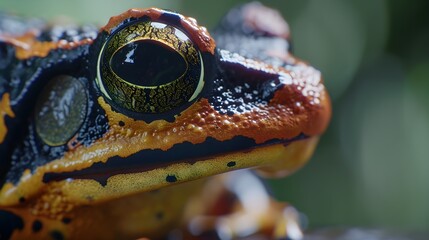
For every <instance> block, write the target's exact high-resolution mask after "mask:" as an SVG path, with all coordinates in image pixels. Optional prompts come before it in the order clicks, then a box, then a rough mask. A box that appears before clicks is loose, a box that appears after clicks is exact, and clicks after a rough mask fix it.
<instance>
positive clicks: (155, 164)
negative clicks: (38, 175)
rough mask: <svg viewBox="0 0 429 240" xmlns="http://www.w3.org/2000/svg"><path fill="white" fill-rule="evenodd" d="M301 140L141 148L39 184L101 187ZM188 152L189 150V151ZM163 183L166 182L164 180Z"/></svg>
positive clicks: (243, 139) (208, 142)
mask: <svg viewBox="0 0 429 240" xmlns="http://www.w3.org/2000/svg"><path fill="white" fill-rule="evenodd" d="M305 138H307V136H305V135H304V134H300V135H298V136H296V137H294V138H291V139H286V140H279V139H273V140H270V141H267V142H265V143H263V144H256V143H255V141H254V140H253V139H250V138H247V137H243V136H236V137H234V138H233V139H231V140H226V141H218V140H216V139H214V138H210V137H209V138H207V139H206V141H205V142H203V143H200V144H192V143H190V142H184V143H180V144H176V145H174V146H173V147H172V148H171V149H169V150H168V152H165V151H163V150H160V149H155V150H151V149H145V150H142V151H140V152H137V153H135V154H134V155H132V156H131V157H128V158H121V157H119V156H114V157H111V158H109V159H108V160H107V162H106V163H103V162H99V163H94V164H92V166H91V167H89V168H86V169H82V170H77V171H72V172H62V173H54V172H48V173H45V174H44V175H43V182H44V183H48V182H52V181H62V180H64V179H67V178H72V179H93V180H95V181H97V182H99V183H100V184H101V185H102V186H106V185H107V179H108V178H109V177H111V176H114V175H117V174H128V173H139V172H145V171H150V170H153V169H158V168H163V167H166V166H169V165H171V164H174V163H189V164H194V163H196V162H197V161H204V160H205V159H207V158H210V157H213V156H216V155H219V154H227V153H232V152H237V151H240V152H243V151H251V150H252V149H254V148H256V147H261V146H269V145H272V144H284V143H286V142H293V141H297V140H301V139H305ZM190 149H192V151H190ZM219 149H222V150H223V152H222V153H219ZM141 159H145V160H147V161H145V162H144V163H145V164H144V165H143V164H142V161H141ZM166 180H167V179H166ZM170 180H171V179H170ZM167 182H170V181H168V180H167Z"/></svg>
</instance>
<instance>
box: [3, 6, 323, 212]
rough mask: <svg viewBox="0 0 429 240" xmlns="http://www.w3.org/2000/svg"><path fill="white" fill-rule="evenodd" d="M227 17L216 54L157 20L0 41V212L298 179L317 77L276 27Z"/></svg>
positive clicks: (312, 125)
mask: <svg viewBox="0 0 429 240" xmlns="http://www.w3.org/2000/svg"><path fill="white" fill-rule="evenodd" d="M240 11H241V13H242V15H241V16H242V18H240V22H238V23H237V22H231V21H230V20H231V19H230V20H228V17H227V18H226V20H224V21H223V22H222V24H221V25H220V27H219V28H218V29H217V30H216V32H215V34H216V35H215V39H216V41H217V43H216V42H215V40H214V38H213V37H212V36H211V35H210V34H209V33H208V31H207V30H206V28H204V27H201V26H199V25H198V24H197V22H196V21H195V19H192V18H188V17H185V16H182V15H180V14H177V13H174V12H170V11H166V10H161V9H157V8H150V9H131V10H129V11H127V12H125V13H123V14H120V15H118V16H115V17H112V18H111V19H110V21H109V22H108V23H107V25H106V26H104V27H103V28H101V29H100V30H99V31H98V32H95V31H94V30H93V29H85V28H78V29H74V30H73V31H71V33H70V32H68V33H67V32H62V34H58V33H56V32H55V31H53V30H52V29H50V28H44V29H42V30H37V31H35V30H31V29H30V30H31V31H30V30H29V31H27V32H26V33H25V34H23V35H20V36H11V35H7V36H6V35H0V40H2V43H1V44H2V47H3V48H4V49H6V52H7V53H9V52H10V53H11V54H9V55H8V59H10V60H9V61H8V62H6V63H5V65H7V69H8V70H7V71H6V70H5V71H3V70H2V72H1V74H2V76H1V80H0V81H4V82H8V84H4V86H6V85H7V87H3V88H0V90H1V91H2V94H1V96H2V100H1V102H0V106H1V108H0V113H1V114H0V117H1V118H0V119H1V121H0V137H2V138H1V139H0V150H1V152H2V156H6V157H5V158H4V159H3V160H2V161H1V162H0V163H1V166H2V168H3V169H5V170H3V172H4V174H3V175H4V176H2V179H3V186H2V188H1V191H0V205H6V206H7V205H16V204H19V203H23V202H25V201H27V200H28V199H31V198H34V197H37V196H44V195H47V192H49V193H50V194H51V193H53V192H55V195H56V196H61V197H62V198H64V199H67V202H72V203H73V204H77V205H79V204H93V203H95V202H101V201H106V200H109V199H113V198H119V197H123V196H126V195H129V194H134V193H138V192H144V191H150V190H155V189H159V188H162V187H165V186H169V185H172V184H176V183H181V182H186V181H191V180H195V179H200V178H204V177H208V176H211V175H215V174H219V173H223V172H228V171H232V170H236V169H242V168H251V167H257V168H258V169H259V170H258V171H260V172H261V173H263V174H265V175H269V176H284V175H287V174H290V173H292V172H294V171H295V170H296V169H298V168H299V167H301V166H302V165H303V164H304V163H305V162H306V161H307V159H308V158H309V157H310V156H311V154H312V152H313V150H314V148H315V146H316V143H317V140H318V136H319V135H320V134H321V133H322V132H323V131H324V130H325V128H326V126H327V124H328V121H329V118H330V101H329V97H328V94H327V93H326V90H325V87H324V85H323V80H322V78H321V74H320V72H319V71H318V70H316V69H314V68H313V67H311V66H309V65H308V64H306V63H305V62H303V61H301V60H299V59H297V58H295V57H294V56H293V55H292V54H291V53H290V52H289V48H288V46H289V42H288V39H289V33H288V28H287V24H286V23H285V22H284V21H283V20H282V19H276V18H274V19H276V20H275V21H279V22H278V23H277V24H278V26H281V29H280V31H278V29H277V30H276V31H271V30H270V28H267V29H263V28H262V27H261V26H263V24H262V25H261V24H255V23H254V22H252V21H253V20H251V19H254V18H250V17H249V16H252V14H254V13H252V9H250V10H249V9H247V10H246V9H244V8H243V9H241V10H240ZM271 20H272V19H271ZM266 21H270V20H266ZM234 24H238V25H240V27H239V28H236V27H234V28H232V27H230V26H233V25H234ZM273 24H274V23H273ZM2 64H3V63H2ZM5 69H6V68H5Z"/></svg>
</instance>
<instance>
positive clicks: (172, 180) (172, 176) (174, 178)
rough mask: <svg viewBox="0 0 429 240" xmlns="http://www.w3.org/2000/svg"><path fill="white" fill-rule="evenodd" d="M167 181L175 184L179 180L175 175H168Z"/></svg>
mask: <svg viewBox="0 0 429 240" xmlns="http://www.w3.org/2000/svg"><path fill="white" fill-rule="evenodd" d="M165 180H166V181H167V182H169V183H173V182H176V181H177V178H176V176H175V175H167V177H166V178H165Z"/></svg>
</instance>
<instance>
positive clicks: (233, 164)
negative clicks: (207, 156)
mask: <svg viewBox="0 0 429 240" xmlns="http://www.w3.org/2000/svg"><path fill="white" fill-rule="evenodd" d="M235 165H236V163H235V162H234V161H231V162H229V163H227V164H226V166H228V167H234V166H235Z"/></svg>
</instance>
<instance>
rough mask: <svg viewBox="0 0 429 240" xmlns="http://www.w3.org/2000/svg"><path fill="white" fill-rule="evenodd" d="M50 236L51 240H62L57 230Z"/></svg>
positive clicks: (61, 235)
mask: <svg viewBox="0 0 429 240" xmlns="http://www.w3.org/2000/svg"><path fill="white" fill-rule="evenodd" d="M50 235H51V237H52V239H54V240H63V239H64V236H63V234H62V233H61V232H60V231H58V230H54V231H52V232H51V234H50Z"/></svg>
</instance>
